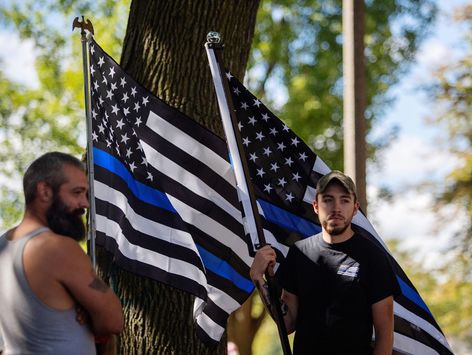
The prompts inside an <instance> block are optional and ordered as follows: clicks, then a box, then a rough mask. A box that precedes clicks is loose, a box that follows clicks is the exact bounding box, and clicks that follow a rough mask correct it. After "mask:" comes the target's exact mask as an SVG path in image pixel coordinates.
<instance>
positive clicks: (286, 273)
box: [275, 245, 300, 295]
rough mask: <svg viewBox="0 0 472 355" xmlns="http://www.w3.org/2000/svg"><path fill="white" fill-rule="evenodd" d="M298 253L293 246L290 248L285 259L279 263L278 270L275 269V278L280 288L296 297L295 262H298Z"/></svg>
mask: <svg viewBox="0 0 472 355" xmlns="http://www.w3.org/2000/svg"><path fill="white" fill-rule="evenodd" d="M299 253H300V251H299V250H298V248H297V247H296V246H295V245H293V246H292V247H290V249H289V251H288V253H287V257H286V258H285V259H284V260H283V261H282V262H281V263H280V266H279V268H278V269H277V273H276V275H275V276H276V278H277V281H278V282H279V284H280V286H281V287H282V288H283V289H284V290H287V291H288V292H290V293H293V294H294V295H298V287H297V282H296V281H297V280H296V277H295V275H298V273H297V271H296V270H297V261H299V260H300V257H299V256H297V255H298V254H299Z"/></svg>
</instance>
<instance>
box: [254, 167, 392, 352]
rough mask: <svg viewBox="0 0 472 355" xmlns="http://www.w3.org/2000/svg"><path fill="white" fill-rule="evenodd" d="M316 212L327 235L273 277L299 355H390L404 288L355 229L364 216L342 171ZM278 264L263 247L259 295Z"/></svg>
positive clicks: (320, 192) (298, 248)
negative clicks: (266, 276)
mask: <svg viewBox="0 0 472 355" xmlns="http://www.w3.org/2000/svg"><path fill="white" fill-rule="evenodd" d="M313 208H314V210H315V213H317V214H318V217H319V220H320V224H321V227H322V232H321V233H320V234H318V235H315V236H312V237H310V238H307V239H305V240H301V241H298V242H296V243H295V244H294V245H293V246H292V247H291V248H290V250H289V252H288V254H287V257H286V259H285V260H284V262H283V263H281V265H280V267H279V269H278V270H277V274H276V277H277V280H278V281H279V283H280V285H281V286H282V289H283V290H282V302H283V304H284V305H285V309H286V314H285V316H284V320H285V325H286V328H287V331H288V333H292V332H293V331H295V339H294V353H295V354H323V355H324V354H343V355H344V354H348V355H358V354H359V355H361V354H362V355H363V354H376V355H378V354H389V355H390V354H391V353H392V347H393V297H394V296H396V295H397V294H399V292H400V289H399V285H398V283H397V281H396V277H395V274H394V272H393V270H392V268H391V266H390V264H389V261H388V259H387V257H386V256H385V254H384V252H383V251H382V250H381V249H380V248H379V247H378V246H377V245H375V244H374V243H373V242H372V241H370V240H368V239H366V238H364V237H362V236H361V235H357V234H355V233H354V231H353V230H352V228H351V221H352V218H353V217H354V215H355V214H356V213H357V211H358V209H359V203H358V202H357V198H356V192H355V186H354V183H353V182H352V180H351V179H350V178H349V177H348V176H346V175H344V174H343V173H341V172H339V171H333V172H331V173H329V174H327V175H325V176H324V177H322V178H321V179H320V180H319V181H318V184H317V193H316V197H315V201H314V202H313ZM274 265H275V252H274V250H273V249H272V248H271V247H270V246H264V247H263V248H261V249H260V250H259V251H258V252H257V254H256V256H255V258H254V262H253V264H252V267H251V279H252V280H253V282H254V283H255V284H256V286H258V290H260V291H261V290H262V292H264V291H263V290H265V289H266V288H264V287H263V283H264V282H265V281H264V273H265V271H266V270H269V273H272V272H273V271H272V268H273V266H274ZM262 298H263V300H267V297H266V295H262ZM372 328H374V331H375V343H374V348H373V349H372V347H371V339H372Z"/></svg>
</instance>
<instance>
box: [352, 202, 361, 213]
mask: <svg viewBox="0 0 472 355" xmlns="http://www.w3.org/2000/svg"><path fill="white" fill-rule="evenodd" d="M360 208H361V204H360V203H359V201H356V202H355V203H354V214H353V216H355V215H356V214H357V211H359V209H360Z"/></svg>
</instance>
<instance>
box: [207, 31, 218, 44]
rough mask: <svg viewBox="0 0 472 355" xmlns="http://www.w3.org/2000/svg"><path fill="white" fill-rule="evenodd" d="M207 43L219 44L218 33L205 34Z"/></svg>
mask: <svg viewBox="0 0 472 355" xmlns="http://www.w3.org/2000/svg"><path fill="white" fill-rule="evenodd" d="M207 42H208V43H220V42H221V35H220V33H219V32H214V31H212V32H208V34H207Z"/></svg>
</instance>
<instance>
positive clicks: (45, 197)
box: [36, 181, 53, 202]
mask: <svg viewBox="0 0 472 355" xmlns="http://www.w3.org/2000/svg"><path fill="white" fill-rule="evenodd" d="M36 196H37V198H38V200H39V201H41V202H51V200H52V198H53V192H52V189H51V186H49V185H48V184H47V183H46V182H44V181H40V182H38V184H37V185H36Z"/></svg>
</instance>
